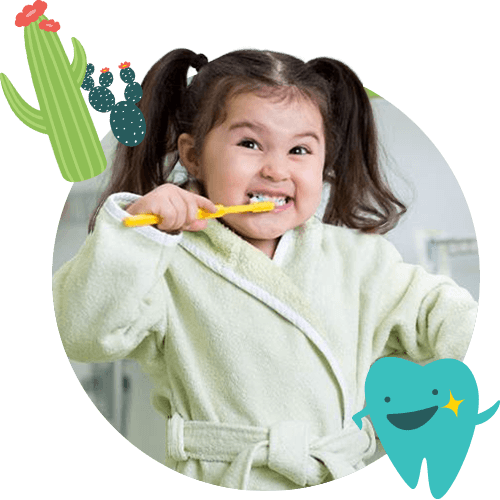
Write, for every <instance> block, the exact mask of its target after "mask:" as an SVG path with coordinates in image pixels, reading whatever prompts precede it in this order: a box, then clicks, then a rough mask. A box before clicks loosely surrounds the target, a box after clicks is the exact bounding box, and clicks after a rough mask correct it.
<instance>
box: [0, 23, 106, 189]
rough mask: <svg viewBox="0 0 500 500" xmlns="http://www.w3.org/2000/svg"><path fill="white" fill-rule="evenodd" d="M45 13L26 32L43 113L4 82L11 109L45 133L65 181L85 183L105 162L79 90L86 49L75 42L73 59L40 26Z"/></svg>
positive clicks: (1, 76) (1, 78)
mask: <svg viewBox="0 0 500 500" xmlns="http://www.w3.org/2000/svg"><path fill="white" fill-rule="evenodd" d="M43 20H47V17H46V16H44V15H42V16H40V17H39V18H38V20H37V21H36V22H32V23H31V24H29V25H28V26H26V27H25V28H24V40H25V45H26V54H27V56H28V64H29V67H30V71H31V77H32V79H33V85H34V87H35V91H36V96H37V99H38V103H39V106H40V109H39V110H37V109H35V108H33V107H32V106H30V105H29V104H28V103H26V101H24V100H23V99H22V97H21V96H20V95H19V93H18V92H17V91H16V89H15V88H14V86H13V85H12V83H11V82H10V80H9V79H8V78H7V76H6V75H4V74H3V73H2V74H0V81H1V83H2V89H3V91H4V93H5V97H6V98H7V101H8V102H9V105H10V107H11V108H12V111H13V112H14V113H15V114H16V116H17V117H18V118H19V119H20V120H21V121H22V122H23V123H24V124H25V125H27V126H28V127H30V128H32V129H33V130H36V131H37V132H41V133H44V134H47V135H48V136H49V138H50V142H51V145H52V149H53V150H54V155H55V157H56V160H57V163H58V165H59V168H60V170H61V173H62V175H63V177H64V178H65V179H66V180H68V181H70V182H76V181H82V180H85V179H90V178H91V177H94V176H96V175H98V174H100V173H101V172H102V171H103V170H104V169H105V168H106V158H105V156H104V151H103V149H102V146H101V143H100V141H99V137H98V136H97V132H96V130H95V127H94V124H93V122H92V119H91V117H90V114H89V111H88V109H87V106H86V104H85V101H84V99H83V95H82V93H81V91H80V85H81V84H82V82H83V78H84V76H85V68H86V64H87V61H86V56H85V51H84V50H83V47H82V45H81V44H80V42H79V41H78V40H77V39H76V38H72V39H71V41H72V42H73V47H74V59H73V63H72V64H70V62H69V59H68V56H67V55H66V53H65V52H64V48H63V46H62V44H61V41H60V40H59V36H58V35H57V33H55V32H47V31H44V30H42V29H40V28H39V27H38V25H39V24H40V22H41V21H43Z"/></svg>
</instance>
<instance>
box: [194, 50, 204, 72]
mask: <svg viewBox="0 0 500 500" xmlns="http://www.w3.org/2000/svg"><path fill="white" fill-rule="evenodd" d="M207 63H208V59H207V57H206V56H205V55H204V54H198V55H196V56H194V57H193V59H192V61H191V66H192V67H193V68H194V69H195V70H196V71H200V69H201V68H202V67H203V66H205V64H207Z"/></svg>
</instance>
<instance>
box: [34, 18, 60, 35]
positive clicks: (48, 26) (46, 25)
mask: <svg viewBox="0 0 500 500" xmlns="http://www.w3.org/2000/svg"><path fill="white" fill-rule="evenodd" d="M38 27H39V28H40V29H42V30H44V31H50V32H52V33H55V32H56V31H59V29H60V28H61V25H60V24H59V23H56V22H54V19H51V20H50V21H47V20H45V19H44V20H43V21H42V22H41V23H40V24H39V25H38Z"/></svg>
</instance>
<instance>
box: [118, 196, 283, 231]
mask: <svg viewBox="0 0 500 500" xmlns="http://www.w3.org/2000/svg"><path fill="white" fill-rule="evenodd" d="M215 206H216V208H217V212H215V213H212V212H208V211H207V210H204V209H203V208H199V209H198V219H214V218H216V217H222V216H223V215H226V214H241V213H244V212H269V211H271V210H273V209H274V203H273V202H272V201H260V202H258V203H250V204H249V205H233V206H230V207H225V206H224V205H215ZM160 222H161V217H160V216H159V215H154V214H138V215H131V216H130V217H125V219H123V224H124V225H125V226H127V227H137V226H152V225H154V224H159V223H160Z"/></svg>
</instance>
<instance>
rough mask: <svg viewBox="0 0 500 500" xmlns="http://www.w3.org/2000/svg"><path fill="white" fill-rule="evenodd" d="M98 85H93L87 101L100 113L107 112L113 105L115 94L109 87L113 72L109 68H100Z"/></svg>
mask: <svg viewBox="0 0 500 500" xmlns="http://www.w3.org/2000/svg"><path fill="white" fill-rule="evenodd" d="M99 83H100V84H101V85H100V86H97V87H94V88H93V89H92V90H91V91H90V94H89V103H90V105H91V106H92V107H93V108H94V109H95V110H96V111H99V112H101V113H108V112H109V111H111V108H112V107H113V106H114V105H115V96H114V95H113V92H111V90H108V89H107V88H106V87H109V86H110V85H111V84H112V83H113V74H112V73H110V72H109V68H103V69H101V76H100V77H99Z"/></svg>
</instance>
